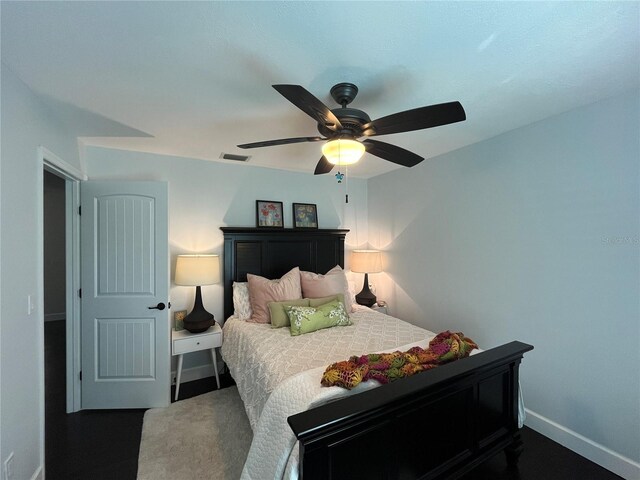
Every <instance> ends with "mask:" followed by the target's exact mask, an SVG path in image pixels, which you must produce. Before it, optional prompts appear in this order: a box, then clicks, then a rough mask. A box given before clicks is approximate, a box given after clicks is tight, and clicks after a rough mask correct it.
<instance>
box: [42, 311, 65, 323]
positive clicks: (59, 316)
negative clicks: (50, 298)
mask: <svg viewBox="0 0 640 480" xmlns="http://www.w3.org/2000/svg"><path fill="white" fill-rule="evenodd" d="M66 316H67V314H66V313H65V312H61V313H45V314H44V321H45V322H53V321H54V320H64V319H65V318H66Z"/></svg>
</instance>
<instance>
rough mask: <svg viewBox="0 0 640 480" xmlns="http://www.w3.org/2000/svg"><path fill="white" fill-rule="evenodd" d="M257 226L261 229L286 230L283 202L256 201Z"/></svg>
mask: <svg viewBox="0 0 640 480" xmlns="http://www.w3.org/2000/svg"><path fill="white" fill-rule="evenodd" d="M256 226H257V227H260V228H284V216H283V215H282V202H274V201H272V200H256Z"/></svg>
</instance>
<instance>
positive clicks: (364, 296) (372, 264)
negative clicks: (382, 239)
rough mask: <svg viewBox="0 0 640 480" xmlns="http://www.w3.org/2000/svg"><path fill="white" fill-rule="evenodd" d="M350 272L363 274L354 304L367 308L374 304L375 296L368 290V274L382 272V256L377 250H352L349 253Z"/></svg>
mask: <svg viewBox="0 0 640 480" xmlns="http://www.w3.org/2000/svg"><path fill="white" fill-rule="evenodd" d="M351 271H352V272H355V273H364V286H363V287H362V291H361V292H360V293H359V294H357V295H356V302H357V303H358V304H360V305H366V306H367V307H371V306H373V304H374V303H376V296H375V295H374V294H373V292H371V290H369V274H370V273H379V272H381V271H382V255H380V252H379V251H378V250H353V251H352V252H351Z"/></svg>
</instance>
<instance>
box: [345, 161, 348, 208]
mask: <svg viewBox="0 0 640 480" xmlns="http://www.w3.org/2000/svg"><path fill="white" fill-rule="evenodd" d="M344 189H345V196H344V203H349V165H345V166H344Z"/></svg>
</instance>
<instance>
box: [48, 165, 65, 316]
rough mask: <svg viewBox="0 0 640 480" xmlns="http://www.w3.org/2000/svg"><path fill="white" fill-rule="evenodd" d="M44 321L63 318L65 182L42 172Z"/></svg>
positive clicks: (51, 174)
mask: <svg viewBox="0 0 640 480" xmlns="http://www.w3.org/2000/svg"><path fill="white" fill-rule="evenodd" d="M43 186H44V205H43V207H44V211H43V213H44V219H43V221H44V320H45V322H46V321H47V320H61V319H62V318H64V316H65V305H66V299H65V244H64V243H65V242H64V240H65V181H64V180H63V179H62V178H60V177H57V176H56V175H54V174H53V173H49V172H44V179H43Z"/></svg>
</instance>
